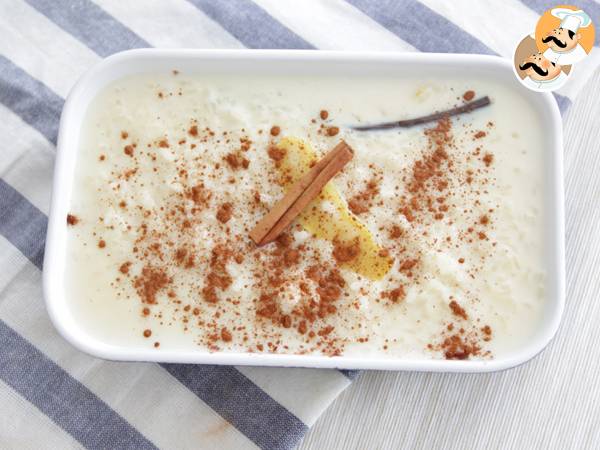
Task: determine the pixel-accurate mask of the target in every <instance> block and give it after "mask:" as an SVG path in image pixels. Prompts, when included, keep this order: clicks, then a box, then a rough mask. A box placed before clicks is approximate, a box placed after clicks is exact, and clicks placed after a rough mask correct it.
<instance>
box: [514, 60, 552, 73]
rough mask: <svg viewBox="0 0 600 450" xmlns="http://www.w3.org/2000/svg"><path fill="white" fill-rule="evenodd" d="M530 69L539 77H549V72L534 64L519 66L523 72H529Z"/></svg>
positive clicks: (527, 63)
mask: <svg viewBox="0 0 600 450" xmlns="http://www.w3.org/2000/svg"><path fill="white" fill-rule="evenodd" d="M530 67H531V68H532V69H533V70H534V71H535V73H537V74H538V75H540V76H542V77H545V76H546V75H548V71H547V70H544V69H542V68H541V67H540V66H538V65H537V64H534V63H532V62H526V63H525V64H523V65H522V66H519V69H521V70H527V69H529V68H530Z"/></svg>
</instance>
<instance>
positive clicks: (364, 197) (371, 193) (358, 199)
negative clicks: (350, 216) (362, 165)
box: [348, 180, 379, 215]
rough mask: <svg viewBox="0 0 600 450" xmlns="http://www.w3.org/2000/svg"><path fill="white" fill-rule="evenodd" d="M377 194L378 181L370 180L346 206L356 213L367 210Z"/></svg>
mask: <svg viewBox="0 0 600 450" xmlns="http://www.w3.org/2000/svg"><path fill="white" fill-rule="evenodd" d="M378 194H379V183H378V182H377V180H370V181H369V182H368V183H367V184H366V186H365V188H364V189H363V190H362V191H361V192H359V193H358V194H356V195H355V196H354V197H352V198H351V199H350V200H349V201H348V208H350V211H352V212H353V213H354V214H356V215H360V214H363V213H366V212H368V211H369V209H370V208H371V206H372V205H373V199H374V198H375V197H376V196H377V195H378Z"/></svg>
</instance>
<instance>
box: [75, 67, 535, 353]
mask: <svg viewBox="0 0 600 450" xmlns="http://www.w3.org/2000/svg"><path fill="white" fill-rule="evenodd" d="M474 93H476V94H475V95H476V96H482V95H489V96H490V97H491V98H492V105H491V106H489V107H487V108H484V109H481V110H478V111H476V112H474V113H471V114H468V115H463V116H460V117H454V118H452V119H450V120H442V121H440V122H437V123H432V124H429V125H428V126H424V127H415V128H411V129H393V130H387V131H374V132H358V131H353V130H352V129H351V128H350V127H349V125H352V124H365V123H375V122H382V121H390V120H394V119H401V118H406V117H415V116H420V115H426V114H428V113H430V112H433V111H436V110H442V109H447V108H450V107H453V106H456V105H461V104H463V103H464V102H466V101H469V100H470V99H471V98H472V97H473V94H474ZM341 139H343V140H345V141H346V142H347V143H348V144H349V145H350V146H351V147H352V148H353V149H354V152H355V154H354V158H353V159H352V161H351V162H350V163H349V164H348V165H347V166H346V167H345V168H344V170H343V171H342V172H341V173H339V174H338V175H337V176H336V177H335V178H334V179H333V180H332V181H331V182H330V184H329V185H328V186H327V188H326V190H324V191H323V193H322V195H321V198H319V199H316V200H315V201H314V202H313V204H311V208H312V210H313V211H318V216H312V219H311V216H310V215H309V213H308V212H307V213H306V214H304V215H301V216H300V217H299V218H298V219H297V220H296V221H295V222H294V223H293V224H292V226H291V228H290V229H289V230H288V231H287V232H286V233H285V234H283V235H281V236H280V237H279V239H278V240H277V242H275V243H272V244H269V245H266V246H263V247H257V246H256V245H255V244H254V243H253V242H252V241H251V240H250V238H249V237H248V234H249V231H250V230H251V229H252V228H253V227H254V225H255V224H256V223H257V222H258V221H259V220H260V219H261V218H262V217H263V216H264V215H265V214H266V213H267V212H268V211H269V209H270V208H271V207H272V206H273V204H274V203H275V202H276V201H277V200H279V199H280V198H281V197H282V196H283V195H284V193H285V190H286V189H287V188H288V187H289V185H290V183H291V182H292V181H293V180H294V179H295V178H297V177H298V176H299V175H300V174H301V173H303V172H304V171H305V170H307V169H308V167H310V165H311V164H313V163H314V161H315V160H316V159H317V158H319V157H320V156H322V155H323V154H324V153H325V152H327V151H328V150H329V149H331V148H332V147H333V146H335V145H336V144H337V143H338V142H339V141H340V140H341ZM541 142H543V141H542V128H541V126H540V123H539V118H538V117H537V115H536V112H535V111H534V110H533V108H532V107H531V106H530V105H528V104H527V103H526V101H525V100H524V99H522V98H520V97H519V96H518V94H517V93H515V92H513V91H512V90H510V89H508V88H506V87H504V86H502V85H499V84H494V83H493V82H486V81H481V80H475V81H471V80H470V81H468V82H466V81H464V80H461V79H458V78H457V79H444V80H417V79H410V78H409V79H395V78H391V77H366V76H365V77H355V78H352V77H348V78H345V79H340V78H339V77H335V78H334V77H327V76H312V77H311V76H304V77H301V78H300V77H294V76H279V77H275V76H273V77H269V76H260V77H259V76H245V77H242V76H225V75H224V76H216V75H215V76H197V75H186V74H184V73H178V72H177V71H173V73H169V74H161V75H156V74H154V75H141V76H135V77H130V78H125V79H122V80H118V81H116V82H114V83H113V84H111V85H109V86H108V87H107V88H106V89H105V90H104V91H103V92H102V93H101V94H100V95H98V97H97V98H96V99H95V100H94V102H93V103H92V105H91V107H90V109H89V111H88V112H87V115H86V117H85V120H84V127H83V130H82V135H81V144H80V149H79V153H78V156H77V158H78V159H77V162H76V175H75V180H74V189H73V194H72V200H71V209H70V215H69V216H68V218H67V222H68V224H67V225H66V226H68V227H69V230H68V231H69V233H68V234H69V241H68V258H67V267H66V273H65V281H66V283H67V293H68V296H69V302H70V303H71V305H72V307H73V311H74V314H75V316H76V320H77V321H78V323H80V325H81V326H82V327H83V328H84V329H85V330H87V331H88V332H89V333H90V335H92V336H94V337H96V338H98V339H101V340H102V341H103V342H107V343H109V344H113V345H127V346H134V347H136V348H143V347H155V348H156V351H158V352H160V351H162V350H163V349H165V348H167V349H169V348H171V349H182V348H185V349H198V350H208V351H227V352H248V351H249V352H269V353H289V354H324V355H329V356H335V355H350V356H364V357H382V356H383V357H389V358H447V359H466V358H484V359H486V358H493V357H497V356H498V355H502V354H504V353H508V352H510V351H512V350H514V349H516V348H518V347H519V346H521V345H523V343H524V342H525V341H526V340H527V339H528V338H529V337H530V336H531V335H532V334H533V333H534V331H535V329H536V327H537V324H538V321H539V320H540V317H541V311H542V308H543V302H544V285H545V274H544V270H543V256H544V255H543V249H542V241H543V213H544V211H543V210H542V209H541V205H542V204H543V201H542V194H543V192H542V188H543V177H542V150H543V149H542V144H541ZM349 218H350V219H349ZM352 218H354V219H356V221H357V223H358V224H359V225H356V223H355V224H354V225H349V223H350V222H348V220H354V219H352ZM356 226H358V227H359V228H360V230H359V229H356V230H357V233H358V234H357V236H358V237H357V238H356V239H354V240H348V239H344V229H345V228H348V227H350V228H352V227H356ZM319 230H321V231H319ZM367 247H368V248H367ZM373 263H376V264H375V265H374V264H373Z"/></svg>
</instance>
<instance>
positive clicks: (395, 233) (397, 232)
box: [389, 225, 404, 239]
mask: <svg viewBox="0 0 600 450" xmlns="http://www.w3.org/2000/svg"><path fill="white" fill-rule="evenodd" d="M403 233H404V232H403V231H402V228H401V227H399V226H398V225H392V228H391V229H390V233H389V236H390V239H398V238H399V237H401V236H402V234H403Z"/></svg>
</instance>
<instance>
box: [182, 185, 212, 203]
mask: <svg viewBox="0 0 600 450" xmlns="http://www.w3.org/2000/svg"><path fill="white" fill-rule="evenodd" d="M184 195H185V196H186V197H187V198H189V199H190V200H192V201H193V202H194V203H195V204H196V206H199V207H202V208H206V207H207V206H208V203H209V200H210V198H211V197H212V193H211V192H210V191H209V190H207V189H205V188H204V184H202V183H200V184H197V185H196V186H192V187H191V188H190V189H188V190H187V191H186V192H185V194H184Z"/></svg>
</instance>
